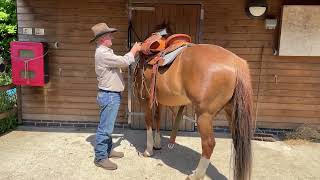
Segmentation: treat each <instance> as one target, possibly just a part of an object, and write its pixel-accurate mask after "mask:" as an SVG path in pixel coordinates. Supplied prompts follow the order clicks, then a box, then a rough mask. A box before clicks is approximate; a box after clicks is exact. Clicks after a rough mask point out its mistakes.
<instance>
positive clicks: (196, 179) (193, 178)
mask: <svg viewBox="0 0 320 180" xmlns="http://www.w3.org/2000/svg"><path fill="white" fill-rule="evenodd" d="M186 180H203V178H199V177H196V176H195V175H194V174H191V175H189V176H188V177H187V178H186Z"/></svg>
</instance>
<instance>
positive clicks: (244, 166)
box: [134, 41, 255, 180]
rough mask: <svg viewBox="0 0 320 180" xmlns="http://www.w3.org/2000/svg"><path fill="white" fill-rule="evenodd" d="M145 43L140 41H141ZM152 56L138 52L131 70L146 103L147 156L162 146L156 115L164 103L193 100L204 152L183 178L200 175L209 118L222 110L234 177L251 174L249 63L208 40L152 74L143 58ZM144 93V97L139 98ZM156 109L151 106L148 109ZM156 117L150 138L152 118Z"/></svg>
mask: <svg viewBox="0 0 320 180" xmlns="http://www.w3.org/2000/svg"><path fill="white" fill-rule="evenodd" d="M145 43H147V42H146V41H144V42H143V43H142V45H144V44H145ZM148 57H150V55H145V54H142V53H140V60H139V61H138V62H137V65H136V69H135V70H136V71H135V73H134V78H135V81H134V85H135V87H136V88H135V89H137V90H136V93H140V96H141V97H142V99H145V100H141V101H140V102H142V104H143V105H144V110H145V124H146V129H147V132H146V134H147V142H146V149H145V151H144V153H143V155H144V156H145V157H150V156H152V155H153V149H161V143H160V141H161V138H160V119H161V117H160V115H161V113H160V112H161V108H162V107H164V106H180V107H182V106H185V105H189V104H192V105H193V106H194V107H195V113H196V116H197V120H196V123H197V129H198V132H199V133H200V137H201V145H202V154H201V158H200V160H199V163H198V166H197V168H196V170H195V172H194V173H193V174H191V175H189V176H188V177H187V179H197V180H198V179H203V177H204V175H205V173H206V170H207V168H208V165H209V163H210V157H211V155H212V152H213V149H214V147H215V145H216V142H215V137H214V134H213V118H214V117H215V116H216V115H217V113H218V112H219V111H220V110H222V109H224V111H225V113H226V117H227V120H228V123H229V128H230V132H231V136H232V141H233V149H234V151H233V156H234V157H233V158H234V161H233V162H234V164H233V166H234V167H233V168H234V170H233V176H234V179H238V180H247V179H250V177H251V169H252V152H251V137H252V134H253V129H254V126H255V120H254V119H253V108H252V107H253V102H252V86H251V78H250V71H249V67H248V64H247V62H246V61H245V60H244V59H242V58H240V57H239V56H237V55H235V54H234V53H232V52H230V51H228V50H226V49H224V48H222V47H220V46H217V45H212V44H194V45H192V46H188V47H186V48H185V49H183V51H182V52H181V53H180V54H179V55H178V56H177V57H176V58H175V60H174V61H173V62H172V63H171V64H170V66H169V67H159V70H158V71H157V72H156V73H157V74H156V76H153V72H154V70H153V67H152V66H150V65H148V63H147V62H146V59H147V58H148ZM153 77H156V84H155V91H156V93H155V98H156V100H157V103H156V104H155V105H154V106H150V103H148V102H149V100H150V98H152V97H151V94H150V86H148V85H149V84H151V82H152V81H153ZM143 96H145V98H143ZM152 107H154V109H153V108H152ZM153 118H155V121H156V125H155V136H154V138H153V132H152V131H153V130H152V127H153V124H152V119H153Z"/></svg>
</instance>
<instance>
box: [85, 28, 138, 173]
mask: <svg viewBox="0 0 320 180" xmlns="http://www.w3.org/2000/svg"><path fill="white" fill-rule="evenodd" d="M91 30H92V31H93V33H94V38H93V39H92V40H91V42H95V43H96V45H97V48H96V52H95V71H96V74H97V79H98V88H99V92H98V95H97V103H98V104H99V106H100V123H99V126H98V128H97V133H96V146H95V149H94V150H95V160H94V163H95V164H96V166H98V167H102V168H104V169H107V170H116V169H117V165H116V164H115V163H113V162H112V161H110V159H109V158H122V157H123V156H124V154H123V153H122V152H116V151H115V150H112V137H111V134H112V132H113V128H114V124H115V121H116V117H117V114H118V110H119V106H120V100H121V94H120V93H121V91H123V90H124V81H123V77H122V74H121V69H120V68H121V67H128V66H129V65H130V64H131V63H133V62H134V61H135V60H134V56H135V55H136V53H137V52H138V51H140V50H141V44H140V43H135V45H134V46H133V47H132V49H131V50H130V52H128V53H127V54H125V55H124V56H118V55H115V54H114V53H113V50H112V49H111V48H110V47H111V46H112V39H113V37H112V34H113V33H114V32H116V31H117V29H115V28H110V27H108V26H107V24H105V23H99V24H96V25H94V26H93V27H92V28H91Z"/></svg>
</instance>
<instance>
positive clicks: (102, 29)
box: [90, 23, 118, 42]
mask: <svg viewBox="0 0 320 180" xmlns="http://www.w3.org/2000/svg"><path fill="white" fill-rule="evenodd" d="M91 30H92V31H93V34H94V38H93V39H91V40H90V42H93V41H95V40H96V39H97V38H99V37H101V36H103V35H104V34H106V33H113V32H116V31H118V29H116V28H110V27H109V26H108V25H107V24H106V23H99V24H96V25H94V26H93V27H92V28H91Z"/></svg>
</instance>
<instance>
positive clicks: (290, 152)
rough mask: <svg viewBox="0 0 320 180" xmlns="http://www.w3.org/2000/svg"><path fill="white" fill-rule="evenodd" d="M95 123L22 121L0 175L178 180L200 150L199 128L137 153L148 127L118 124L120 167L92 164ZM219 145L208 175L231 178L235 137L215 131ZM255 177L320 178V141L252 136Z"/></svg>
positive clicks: (10, 137) (6, 143) (2, 144)
mask: <svg viewBox="0 0 320 180" xmlns="http://www.w3.org/2000/svg"><path fill="white" fill-rule="evenodd" d="M94 132H95V131H94V129H92V130H79V129H54V128H51V129H48V128H31V127H19V128H18V129H17V130H15V131H12V132H10V133H8V134H5V135H3V136H1V137H0V179H1V180H2V179H3V180H7V179H8V180H10V179H14V180H20V179H27V180H29V179H37V180H38V179H39V180H42V179H47V180H51V179H52V180H56V179H68V180H69V179H71V180H73V179H74V180H80V179H106V180H126V179H130V180H131V179H138V180H151V179H154V180H160V179H161V180H170V179H174V180H179V179H185V177H186V176H187V175H188V174H191V173H192V170H194V169H195V168H196V166H197V163H198V160H199V158H200V153H201V145H200V139H199V137H198V134H197V133H179V136H178V137H177V143H179V145H176V146H175V148H174V149H173V150H170V149H168V148H167V146H166V145H167V142H168V139H169V136H168V135H169V132H164V133H163V137H162V146H163V148H162V150H160V151H156V152H155V155H154V156H153V157H151V158H144V157H141V156H139V153H138V152H139V151H140V152H141V151H143V149H144V146H145V141H146V135H145V131H140V130H129V129H116V132H115V134H114V143H115V147H116V149H117V150H121V151H124V152H125V157H124V158H122V159H116V160H114V162H116V163H117V164H118V166H119V169H118V170H116V171H105V170H103V169H101V168H98V167H96V166H95V165H94V164H93V158H94V156H93V143H94V138H95V134H94ZM216 136H218V138H216V141H217V145H216V147H215V150H214V153H213V155H212V157H211V164H210V166H209V168H208V170H207V175H206V179H215V180H226V179H232V178H231V177H232V173H231V172H232V170H231V168H230V162H231V161H230V154H231V139H230V138H227V137H226V136H225V135H224V134H218V133H217V134H216ZM253 152H254V162H253V173H252V179H254V180H264V179H270V180H279V179H280V180H281V179H283V180H293V179H296V180H298V179H299V180H300V179H301V180H309V179H320V144H319V143H299V144H298V145H293V144H287V143H285V142H282V141H278V142H260V141H254V142H253Z"/></svg>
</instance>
